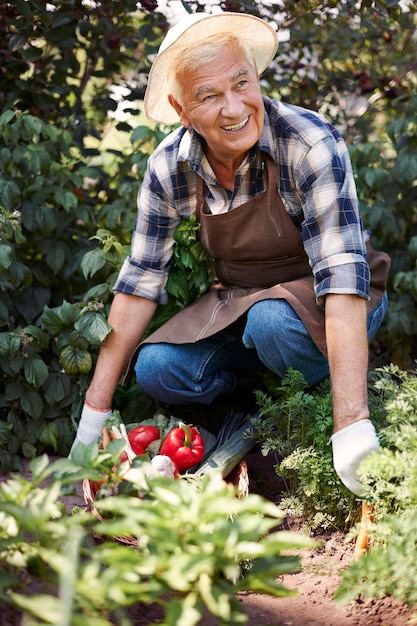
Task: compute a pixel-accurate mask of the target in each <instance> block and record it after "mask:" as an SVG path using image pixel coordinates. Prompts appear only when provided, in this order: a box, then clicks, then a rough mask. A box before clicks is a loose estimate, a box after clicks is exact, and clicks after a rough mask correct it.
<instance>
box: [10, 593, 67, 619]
mask: <svg viewBox="0 0 417 626" xmlns="http://www.w3.org/2000/svg"><path fill="white" fill-rule="evenodd" d="M9 595H10V597H11V598H12V600H13V602H15V604H16V606H18V607H20V608H21V609H23V610H24V612H25V613H27V614H28V615H33V616H34V617H37V618H39V619H41V620H42V621H43V622H44V623H46V624H60V623H61V620H60V616H61V614H62V607H61V606H60V600H59V598H55V597H54V596H52V595H47V594H41V593H40V594H38V595H21V594H18V593H14V592H12V591H11V592H9Z"/></svg>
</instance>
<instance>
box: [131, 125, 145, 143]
mask: <svg viewBox="0 0 417 626" xmlns="http://www.w3.org/2000/svg"><path fill="white" fill-rule="evenodd" d="M148 135H149V127H148V126H137V127H136V128H135V130H134V131H133V133H131V135H130V142H131V143H132V144H133V143H136V142H137V141H143V140H144V139H147V137H148Z"/></svg>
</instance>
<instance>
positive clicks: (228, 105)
mask: <svg viewBox="0 0 417 626" xmlns="http://www.w3.org/2000/svg"><path fill="white" fill-rule="evenodd" d="M243 108H244V105H243V102H242V101H241V99H240V97H239V95H238V94H235V93H233V92H230V93H226V94H225V95H224V99H223V107H222V114H223V115H224V116H225V117H239V115H240V114H241V113H242V111H243Z"/></svg>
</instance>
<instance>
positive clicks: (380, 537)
mask: <svg viewBox="0 0 417 626" xmlns="http://www.w3.org/2000/svg"><path fill="white" fill-rule="evenodd" d="M416 373H417V372H416V371H413V372H411V373H409V372H405V371H402V370H400V369H399V368H398V367H397V366H392V365H391V366H389V367H385V368H382V370H381V371H380V372H379V376H378V378H377V380H376V382H375V388H376V389H377V390H378V393H379V394H380V396H381V398H382V399H383V400H384V403H385V407H386V412H387V416H386V421H387V423H386V425H385V427H384V428H382V429H381V430H380V433H379V435H380V439H381V444H382V450H381V453H380V454H374V455H372V456H370V457H368V458H367V459H365V460H364V461H363V462H362V465H361V474H362V481H363V482H364V484H365V485H366V491H365V497H366V499H367V500H368V502H369V503H370V504H372V506H373V508H374V515H373V517H374V522H373V523H371V524H369V533H370V537H371V548H370V550H369V551H368V552H367V553H366V554H365V555H363V556H362V557H361V558H360V559H359V560H358V561H357V562H355V563H352V564H351V565H350V566H349V567H348V568H347V569H346V570H344V572H343V573H342V580H341V584H340V586H339V589H338V590H337V594H336V598H337V599H339V600H341V601H349V600H351V599H354V598H356V597H357V596H359V595H362V596H363V597H367V598H369V597H376V598H379V597H383V596H385V595H391V596H393V597H394V598H396V599H397V600H399V601H400V602H404V603H406V604H407V605H408V606H411V607H417V594H416V585H415V580H416V576H417V568H416V562H417V553H416V545H417V543H416V539H417V534H416V529H417V515H416V505H417V458H416V444H417V377H416Z"/></svg>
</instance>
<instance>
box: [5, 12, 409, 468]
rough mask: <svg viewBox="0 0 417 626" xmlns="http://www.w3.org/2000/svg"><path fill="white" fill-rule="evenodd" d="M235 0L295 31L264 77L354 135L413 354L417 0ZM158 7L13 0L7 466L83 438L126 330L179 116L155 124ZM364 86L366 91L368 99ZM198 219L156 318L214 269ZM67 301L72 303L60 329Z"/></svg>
mask: <svg viewBox="0 0 417 626" xmlns="http://www.w3.org/2000/svg"><path fill="white" fill-rule="evenodd" d="M219 5H220V6H221V7H222V8H224V9H227V10H232V11H248V12H251V13H254V14H256V15H261V16H264V17H265V18H266V19H268V20H270V21H271V22H274V21H278V22H279V25H280V27H281V30H282V31H286V32H288V34H289V39H288V41H285V40H284V41H282V42H281V44H280V48H279V51H278V56H277V62H276V63H275V64H273V65H272V66H271V68H269V69H268V70H267V71H266V72H265V74H264V75H263V78H262V85H263V88H264V91H265V92H266V93H269V94H271V95H276V96H278V97H280V98H282V99H283V100H290V101H291V102H293V103H295V104H301V105H304V106H308V107H311V108H313V109H317V110H320V111H322V112H324V113H326V115H328V116H329V117H330V119H331V120H332V121H333V122H334V123H335V124H336V125H337V126H338V127H339V128H340V129H341V131H342V133H343V134H344V135H345V136H346V137H347V139H348V141H349V143H350V144H351V151H352V160H353V165H354V169H355V174H356V177H357V185H358V190H359V195H360V198H361V203H362V206H363V213H364V221H365V226H366V227H367V228H369V229H370V230H371V231H372V237H373V241H374V242H375V244H376V247H380V248H383V249H385V250H386V251H388V252H389V253H390V254H391V256H392V257H393V269H392V272H391V278H390V285H389V296H390V301H391V307H390V312H389V314H388V316H387V318H386V322H385V323H384V326H383V329H382V331H381V332H380V333H379V335H378V341H379V345H378V346H377V344H375V346H376V347H378V350H379V351H380V352H381V356H380V358H384V359H385V361H386V362H389V361H390V360H394V361H395V362H397V363H398V364H400V365H403V364H405V363H408V362H409V360H410V358H411V357H412V354H413V350H415V347H416V346H415V341H416V336H417V335H416V333H417V331H416V327H415V326H416V325H415V321H414V315H413V313H414V308H415V303H416V302H415V300H416V294H415V292H416V289H415V285H414V283H415V276H414V274H415V258H416V254H415V250H414V248H415V238H416V236H417V235H416V233H415V215H414V213H415V199H416V196H415V194H416V192H415V190H416V185H415V180H416V167H415V156H414V152H415V142H416V133H415V121H414V120H415V113H416V99H415V97H413V96H412V94H413V92H414V91H415V65H414V63H415V58H414V56H415V49H414V45H413V43H414V33H415V21H414V19H415V18H414V16H415V13H416V12H415V2H414V0H413V1H411V2H410V3H408V5H407V7H405V8H404V7H403V6H402V5H400V4H399V3H397V2H381V3H378V5H377V6H376V5H375V6H374V4H369V3H362V4H360V5H352V4H351V3H345V4H342V5H340V4H338V5H337V6H336V4H335V3H334V2H327V3H324V4H322V5H320V8H318V7H317V4H316V3H314V2H311V1H309V0H306V1H305V2H304V1H303V2H298V3H295V4H294V3H293V2H286V1H284V2H280V3H273V4H271V5H268V6H266V5H264V4H262V3H257V2H255V1H254V0H251V2H249V3H248V2H246V0H245V1H243V0H236V1H235V2H223V1H221V2H219ZM183 6H184V8H185V9H186V10H190V11H191V10H197V9H198V10H201V9H202V8H203V7H202V5H201V4H199V3H197V2H192V1H191V2H188V3H187V2H184V3H183ZM141 7H142V8H141V10H140V11H139V10H138V6H137V2H136V0H124V1H123V2H122V1H121V0H114V1H112V2H109V0H99V1H98V2H94V3H88V4H87V3H84V2H82V1H81V0H77V1H75V2H66V1H64V0H62V1H57V2H54V3H47V2H38V1H35V0H17V1H15V2H10V1H7V0H6V1H3V3H2V12H1V15H0V27H1V31H2V38H1V41H0V61H1V62H0V68H1V69H0V72H1V78H2V80H1V86H0V107H1V109H0V112H1V113H2V114H1V116H0V155H1V159H0V234H1V241H0V286H1V289H0V331H1V347H0V359H1V362H0V367H1V370H2V377H3V378H2V381H3V382H2V384H3V388H2V390H1V392H2V393H1V396H0V397H1V400H0V410H1V420H2V423H3V425H4V429H3V432H4V440H3V441H2V443H1V444H0V445H1V446H2V448H1V450H2V451H3V450H4V451H5V454H4V455H2V469H3V471H5V470H7V469H8V468H11V467H15V466H17V463H18V458H17V457H18V456H19V455H21V454H24V455H26V456H33V455H35V454H40V453H42V452H44V451H54V452H55V451H56V452H58V453H59V454H66V452H67V451H68V445H69V444H68V442H69V440H70V439H71V433H72V430H73V425H74V424H75V422H76V420H77V418H78V415H79V411H80V407H81V404H82V397H83V394H84V391H85V389H86V387H87V386H88V382H89V377H90V375H91V371H92V368H93V367H94V362H95V358H96V354H97V350H98V346H99V343H100V341H101V340H102V338H103V337H104V336H105V332H107V330H108V329H107V330H106V331H105V332H104V328H105V326H104V318H105V316H106V314H107V312H108V307H109V305H110V302H111V298H112V293H111V288H112V285H113V283H114V279H115V276H116V274H117V272H118V270H119V268H120V266H121V264H122V262H123V259H124V257H125V256H126V254H127V253H128V248H129V243H130V236H131V231H132V228H133V224H134V220H135V214H136V206H135V205H136V194H137V190H138V187H139V185H140V181H141V180H142V176H143V173H144V170H145V167H146V162H147V158H148V155H149V154H150V153H151V152H152V151H153V149H154V148H155V146H156V145H157V144H158V143H159V142H160V141H161V139H162V137H163V136H164V135H165V133H166V130H167V129H164V128H159V127H154V126H148V125H142V124H141V114H142V112H141V110H140V106H141V105H140V101H141V98H142V97H143V94H144V89H145V86H146V77H147V73H148V71H149V66H150V60H149V59H150V58H151V55H152V54H154V53H155V52H156V50H157V47H158V45H159V43H160V41H161V39H162V37H163V35H164V34H165V32H166V30H167V21H166V17H165V16H164V15H163V14H162V13H160V12H159V11H158V10H157V3H156V2H153V1H147V0H146V1H145V0H144V1H143V2H142V3H141ZM209 10H211V8H209ZM342 28H343V33H344V37H343V38H342V39H341V38H340V31H341V29H342ZM355 99H356V100H355ZM353 101H354V102H356V105H357V104H358V101H359V102H360V103H362V109H364V110H365V109H366V110H365V112H364V114H363V115H359V114H358V109H357V108H356V109H355V107H354V106H351V105H352V102H353ZM346 103H348V105H349V106H347V105H346ZM349 103H350V104H349ZM388 124H389V125H388ZM385 130H386V131H387V132H385ZM197 228H198V226H197V225H196V224H195V223H193V222H192V221H186V222H184V223H183V224H181V226H180V228H179V230H178V233H177V246H176V251H175V258H174V267H173V270H172V274H171V276H170V279H169V282H168V290H169V293H170V300H169V303H168V305H167V306H165V307H160V308H159V310H158V313H157V316H156V318H155V320H154V322H153V325H152V327H151V328H150V329H149V331H151V330H153V329H154V328H155V327H157V326H159V325H160V324H161V323H162V322H163V321H164V320H166V319H168V318H169V317H171V316H172V314H173V313H174V312H175V311H177V310H178V309H179V308H181V307H183V306H184V305H185V304H187V303H188V302H190V301H192V300H193V299H194V298H195V297H196V296H197V295H198V294H199V293H200V292H201V291H202V290H204V288H205V286H206V285H207V281H208V279H209V267H208V264H207V259H206V258H205V256H204V254H203V253H202V251H201V248H200V247H199V246H198V243H197V242H196V230H197ZM86 312H88V315H90V314H94V319H95V320H96V329H99V332H98V333H97V334H95V331H94V330H93V331H92V332H91V333H87V334H85V329H84V330H83V332H81V333H80V331H79V330H78V329H77V328H75V324H76V323H77V324H79V316H82V317H83V318H84V319H88V318H86V317H85V315H86ZM51 315H56V316H58V318H60V321H59V323H57V324H56V325H55V327H54V325H53V324H52V325H51V323H50V317H51ZM99 320H100V321H99ZM56 333H58V334H59V337H58V335H57V334H56ZM67 357H70V359H68V358H67ZM70 361H71V363H70ZM68 367H69V369H68ZM51 380H52V381H56V384H55V383H54V384H52V383H51ZM6 390H7V392H6ZM52 390H54V391H52ZM135 393H137V390H134V388H133V387H131V386H128V387H127V388H123V389H122V388H121V387H120V388H119V389H118V391H117V393H116V396H115V408H123V409H124V410H126V412H127V413H128V414H133V413H134V412H136V415H135V417H137V411H138V408H137V404H138V403H137V401H135V397H134V396H135ZM148 400H149V399H148ZM144 405H146V402H145V403H144ZM151 410H152V409H151ZM70 420H72V421H70Z"/></svg>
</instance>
